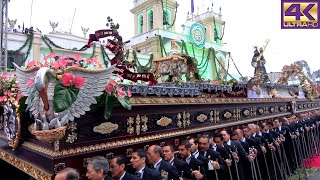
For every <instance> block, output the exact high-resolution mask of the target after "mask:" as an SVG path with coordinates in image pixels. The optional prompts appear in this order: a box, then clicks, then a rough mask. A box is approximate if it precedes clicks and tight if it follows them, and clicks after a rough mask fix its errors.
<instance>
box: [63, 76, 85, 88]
mask: <svg viewBox="0 0 320 180" xmlns="http://www.w3.org/2000/svg"><path fill="white" fill-rule="evenodd" d="M61 83H62V84H63V85H64V86H66V87H69V86H71V85H74V86H75V87H76V88H78V89H80V88H81V87H82V86H83V84H84V78H83V77H80V76H76V77H73V75H72V74H70V73H65V74H63V75H62V77H61Z"/></svg>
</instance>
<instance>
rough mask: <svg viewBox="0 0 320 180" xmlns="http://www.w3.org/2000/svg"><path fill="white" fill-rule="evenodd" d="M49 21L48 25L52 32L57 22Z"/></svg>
mask: <svg viewBox="0 0 320 180" xmlns="http://www.w3.org/2000/svg"><path fill="white" fill-rule="evenodd" d="M49 23H50V26H51V28H52V32H54V30H55V29H56V27H58V24H59V22H51V21H49Z"/></svg>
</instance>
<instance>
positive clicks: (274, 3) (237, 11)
mask: <svg viewBox="0 0 320 180" xmlns="http://www.w3.org/2000/svg"><path fill="white" fill-rule="evenodd" d="M164 1H165V0H164ZM177 1H178V3H179V8H178V15H177V16H178V17H177V21H176V27H177V31H182V29H181V28H180V27H181V25H182V24H183V23H184V22H185V20H186V15H187V12H188V11H190V1H191V0H177ZM194 1H195V10H196V11H197V7H199V10H200V11H201V10H203V9H206V8H207V6H211V3H212V2H213V5H214V10H215V11H216V12H218V9H219V7H220V6H221V7H222V15H223V19H224V20H225V21H226V27H225V35H224V38H223V41H224V42H225V43H227V44H226V47H227V49H228V50H229V51H230V52H231V55H232V57H233V59H234V60H235V62H236V64H237V65H238V66H239V69H240V71H241V73H242V74H243V75H249V76H251V75H252V74H253V68H252V67H251V64H250V62H251V58H252V55H253V46H254V45H258V46H261V45H263V44H264V41H265V39H267V38H269V39H270V43H269V45H268V47H267V49H266V51H265V55H264V56H265V59H266V60H267V63H266V68H267V71H268V72H277V71H281V69H282V67H283V66H284V65H286V64H290V63H292V62H294V61H297V60H306V61H307V62H308V63H309V65H310V67H311V70H312V71H315V70H318V69H320V63H319V62H320V53H319V52H320V46H319V42H320V30H318V29H317V30H292V29H281V27H280V25H281V16H280V15H281V1H280V0H241V1H239V0H228V1H224V0H204V3H202V0H194ZM31 2H32V0H23V1H22V0H11V2H10V3H9V10H8V17H9V18H10V19H18V22H17V24H21V25H22V23H23V22H24V24H25V27H28V26H29V25H30V16H31V4H32V3H31ZM132 7H133V0H90V1H84V0H55V1H52V0H33V7H32V16H31V22H32V23H31V24H32V26H34V27H38V28H39V29H40V30H42V32H46V33H47V32H49V31H51V27H50V25H49V20H51V21H55V22H59V26H58V28H57V29H56V30H63V31H69V29H70V27H71V22H72V17H73V14H74V11H75V9H76V12H75V18H74V23H73V27H72V32H73V34H76V35H79V36H82V31H81V26H84V27H86V28H88V27H89V28H90V30H89V33H93V32H94V31H95V30H98V29H103V28H105V27H106V26H105V24H106V22H107V17H108V16H111V17H112V18H113V19H114V21H115V22H117V23H119V24H120V34H121V35H122V36H123V37H124V40H128V39H130V37H132V36H133V32H134V29H133V15H132V14H131V12H130V9H132ZM232 71H233V72H235V69H234V68H233V69H232Z"/></svg>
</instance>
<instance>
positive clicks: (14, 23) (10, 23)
mask: <svg viewBox="0 0 320 180" xmlns="http://www.w3.org/2000/svg"><path fill="white" fill-rule="evenodd" d="M8 23H9V26H10V30H11V31H13V30H14V26H15V25H16V23H17V19H15V20H10V19H9V18H8Z"/></svg>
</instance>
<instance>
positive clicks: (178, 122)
mask: <svg viewBox="0 0 320 180" xmlns="http://www.w3.org/2000/svg"><path fill="white" fill-rule="evenodd" d="M181 118H182V117H181V113H178V114H177V126H178V127H179V128H181V127H182V121H181Z"/></svg>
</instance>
